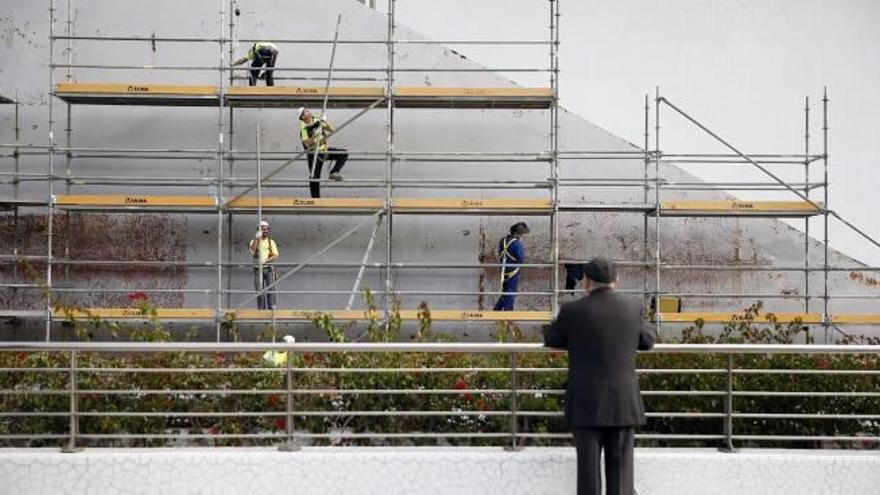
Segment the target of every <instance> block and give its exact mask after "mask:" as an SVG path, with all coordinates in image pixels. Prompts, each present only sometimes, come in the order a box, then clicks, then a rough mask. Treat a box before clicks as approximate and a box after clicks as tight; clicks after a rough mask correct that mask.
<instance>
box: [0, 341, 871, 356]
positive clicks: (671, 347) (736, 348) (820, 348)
mask: <svg viewBox="0 0 880 495" xmlns="http://www.w3.org/2000/svg"><path fill="white" fill-rule="evenodd" d="M9 350H16V351H18V350H20V351H28V350H30V351H84V352H98V351H100V352H260V351H267V350H274V351H292V352H294V353H302V352H416V353H419V352H454V353H489V354H491V353H506V354H510V353H517V352H525V353H527V352H553V351H554V349H550V348H547V347H544V345H543V344H539V343H476V342H457V343H448V342H446V343H440V342H390V343H367V342H350V343H333V342H307V343H294V344H287V343H269V342H264V343H258V342H224V343H210V342H10V341H5V342H0V351H9ZM648 352H649V353H657V354H661V353H688V354H880V345H864V344H859V345H825V344H657V345H656V346H655V347H654V350H652V351H648Z"/></svg>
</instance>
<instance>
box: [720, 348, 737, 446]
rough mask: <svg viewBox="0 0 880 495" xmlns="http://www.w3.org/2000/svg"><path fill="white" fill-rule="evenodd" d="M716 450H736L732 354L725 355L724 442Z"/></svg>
mask: <svg viewBox="0 0 880 495" xmlns="http://www.w3.org/2000/svg"><path fill="white" fill-rule="evenodd" d="M718 450H720V451H722V452H736V447H735V446H734V445H733V354H728V355H727V393H726V395H725V398H724V443H723V444H722V445H721V447H719V448H718Z"/></svg>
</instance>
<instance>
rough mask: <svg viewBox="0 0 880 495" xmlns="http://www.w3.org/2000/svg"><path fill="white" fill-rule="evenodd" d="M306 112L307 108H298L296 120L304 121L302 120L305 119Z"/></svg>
mask: <svg viewBox="0 0 880 495" xmlns="http://www.w3.org/2000/svg"><path fill="white" fill-rule="evenodd" d="M305 111H306V107H299V108H297V109H296V118H297V119H299V120H302V118H303V112H305Z"/></svg>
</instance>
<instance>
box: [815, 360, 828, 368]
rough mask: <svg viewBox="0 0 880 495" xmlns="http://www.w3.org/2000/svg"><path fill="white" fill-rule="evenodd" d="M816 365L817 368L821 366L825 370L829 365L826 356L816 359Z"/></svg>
mask: <svg viewBox="0 0 880 495" xmlns="http://www.w3.org/2000/svg"><path fill="white" fill-rule="evenodd" d="M816 366H818V367H819V368H821V369H823V370H827V369H828V368H829V366H830V363H828V359H827V358H824V357H820V358H818V359H817V360H816Z"/></svg>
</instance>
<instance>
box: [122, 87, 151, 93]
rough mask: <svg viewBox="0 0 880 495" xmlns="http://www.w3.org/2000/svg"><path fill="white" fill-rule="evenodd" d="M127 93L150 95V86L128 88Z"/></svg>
mask: <svg viewBox="0 0 880 495" xmlns="http://www.w3.org/2000/svg"><path fill="white" fill-rule="evenodd" d="M126 91H128V92H129V93H149V92H150V87H149V86H129V87H127V88H126Z"/></svg>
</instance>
